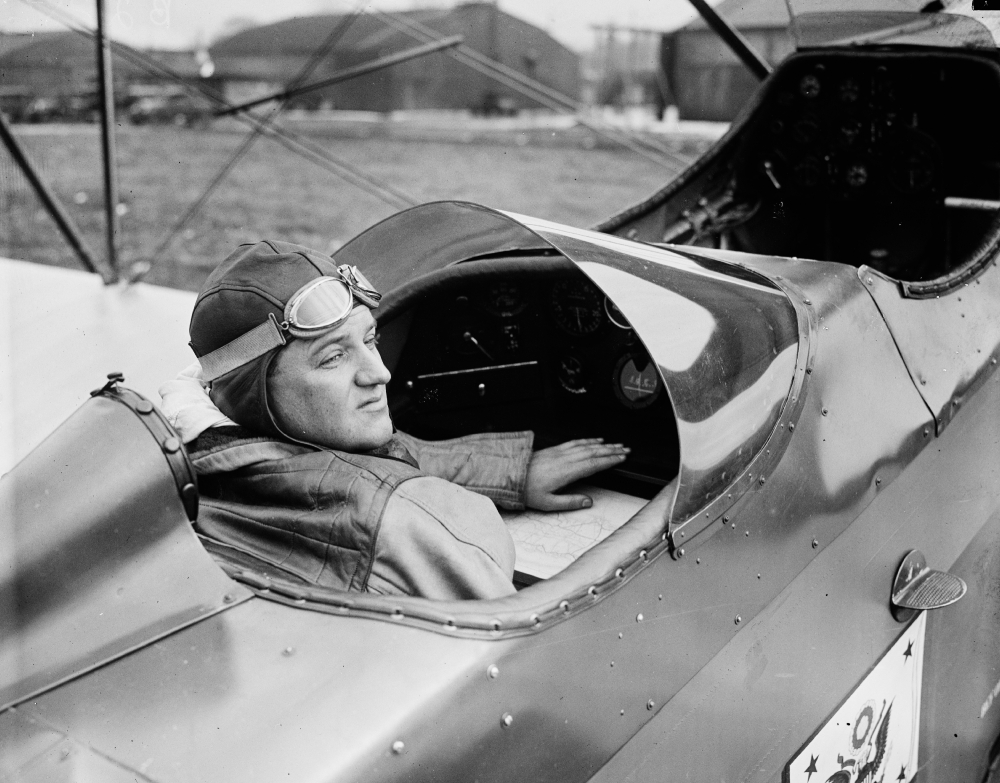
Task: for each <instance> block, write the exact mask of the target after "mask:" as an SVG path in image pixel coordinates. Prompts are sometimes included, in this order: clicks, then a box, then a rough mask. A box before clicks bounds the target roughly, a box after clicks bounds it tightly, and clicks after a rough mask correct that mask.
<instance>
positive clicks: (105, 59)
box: [96, 0, 118, 282]
mask: <svg viewBox="0 0 1000 783" xmlns="http://www.w3.org/2000/svg"><path fill="white" fill-rule="evenodd" d="M96 1H97V82H98V93H99V95H100V102H101V146H102V149H103V152H104V155H103V158H104V209H105V212H106V213H107V221H106V226H107V235H108V266H109V267H110V268H111V278H112V279H111V281H110V282H115V281H116V280H117V279H118V252H117V241H118V178H117V173H118V165H117V161H116V159H115V89H114V80H113V78H112V74H111V47H110V46H109V45H108V35H107V31H106V29H105V26H104V0H96Z"/></svg>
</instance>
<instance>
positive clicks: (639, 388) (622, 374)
mask: <svg viewBox="0 0 1000 783" xmlns="http://www.w3.org/2000/svg"><path fill="white" fill-rule="evenodd" d="M614 389H615V396H616V397H617V398H618V400H619V402H621V403H622V404H623V405H624V406H625V407H626V408H631V409H633V410H638V409H640V408H647V407H649V406H650V405H652V404H653V403H654V402H656V400H657V398H659V396H660V393H661V392H662V391H663V382H662V381H661V380H660V375H659V373H658V372H657V371H656V365H655V364H653V362H651V361H649V360H648V359H647V360H645V361H641V360H640V361H639V362H637V361H636V359H635V357H634V356H632V354H625V356H623V357H622V358H621V359H619V360H618V363H617V364H616V365H615V374H614Z"/></svg>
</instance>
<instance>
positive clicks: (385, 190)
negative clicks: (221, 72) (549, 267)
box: [21, 0, 418, 209]
mask: <svg viewBox="0 0 1000 783" xmlns="http://www.w3.org/2000/svg"><path fill="white" fill-rule="evenodd" d="M21 2H23V3H25V4H26V5H30V6H31V7H32V8H35V9H36V10H38V11H40V12H41V13H43V14H45V15H46V16H48V17H49V18H51V19H54V20H55V21H57V22H59V23H61V24H63V25H65V26H66V27H68V28H69V29H70V30H72V31H73V32H75V33H77V34H79V35H82V36H84V37H87V38H91V39H94V38H96V35H97V33H96V32H95V31H94V30H92V29H91V28H89V27H88V26H87V25H85V24H83V23H82V22H81V21H80V20H78V19H76V18H75V17H73V16H71V15H70V14H67V13H65V12H63V11H61V10H60V9H58V8H55V7H53V6H52V4H51V3H49V2H48V0H21ZM109 44H110V46H111V50H112V52H113V53H114V54H115V55H117V56H118V57H120V58H121V59H123V60H125V61H127V62H130V63H132V64H133V65H135V66H136V67H138V68H141V69H143V70H145V71H146V72H148V73H152V74H155V75H157V76H162V77H164V78H167V79H170V80H172V81H174V82H176V83H177V84H179V85H180V86H182V87H183V88H184V89H185V90H187V91H188V92H189V93H191V94H199V95H202V96H204V97H205V98H207V99H208V100H210V101H212V102H213V103H214V104H215V105H216V106H217V107H219V108H229V107H230V104H229V102H228V101H227V100H226V99H225V98H224V97H223V96H222V95H221V94H220V93H218V92H217V91H216V90H213V89H211V88H209V87H207V86H205V85H202V84H198V83H194V82H191V81H189V80H188V79H186V78H185V77H183V76H181V75H180V74H178V73H177V72H176V71H174V70H173V69H171V68H169V67H168V66H166V65H164V64H163V63H160V62H157V61H156V60H154V59H152V58H151V57H149V56H147V55H145V54H143V53H142V52H139V51H137V50H135V49H133V48H132V47H130V46H128V45H126V44H123V43H120V42H119V41H114V40H109ZM235 116H236V117H237V119H239V120H240V121H242V122H244V123H246V124H248V125H250V126H251V127H260V128H261V133H262V134H263V135H265V136H267V137H268V138H270V139H271V140H273V141H275V142H277V143H278V144H281V145H282V146H283V147H285V148H286V149H288V150H290V151H291V152H294V153H295V154H297V155H299V156H301V157H303V158H305V159H306V160H308V161H310V162H311V163H314V164H316V165H318V166H320V167H321V168H323V169H326V170H327V171H328V172H330V173H332V174H334V175H335V176H337V177H339V178H340V179H343V180H344V181H346V182H349V183H350V184H352V185H354V186H355V187H357V188H359V189H361V190H364V191H365V192H367V193H369V194H370V195H372V196H375V197H376V198H378V199H379V200H381V201H384V202H385V203H387V204H389V205H390V206H392V207H394V208H396V209H400V208H405V207H409V206H414V205H415V204H417V203H418V202H417V200H416V199H414V198H413V197H412V196H410V195H409V194H407V193H405V192H403V191H402V190H400V189H399V188H397V187H395V186H393V185H390V184H389V183H386V182H383V181H381V180H379V179H377V178H375V177H373V176H371V175H370V174H366V173H364V172H362V171H360V170H358V169H357V168H355V167H354V166H352V165H350V164H349V163H347V162H345V161H343V160H340V159H339V158H337V157H335V156H334V155H332V154H330V153H329V152H328V151H327V150H325V149H323V148H322V147H320V146H319V145H317V144H315V143H314V142H312V141H311V140H309V139H307V138H304V137H302V136H301V135H300V134H297V133H295V132H294V131H291V130H289V129H288V128H283V127H280V126H277V125H268V126H265V125H264V124H263V123H262V122H261V120H260V119H258V118H257V117H254V116H253V115H252V114H249V113H240V114H238V115H235Z"/></svg>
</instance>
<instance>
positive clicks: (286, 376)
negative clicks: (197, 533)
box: [268, 307, 392, 453]
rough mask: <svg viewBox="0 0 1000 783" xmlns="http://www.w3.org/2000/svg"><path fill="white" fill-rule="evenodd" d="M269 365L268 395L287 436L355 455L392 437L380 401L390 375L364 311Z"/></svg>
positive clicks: (386, 410)
mask: <svg viewBox="0 0 1000 783" xmlns="http://www.w3.org/2000/svg"><path fill="white" fill-rule="evenodd" d="M274 361H275V364H274V368H273V371H272V373H271V377H270V378H269V379H268V394H269V396H270V398H271V410H272V411H273V412H274V415H275V418H276V419H277V421H278V424H279V425H280V426H281V429H282V430H283V431H284V432H286V433H287V434H289V435H291V436H293V437H295V438H298V439H300V440H304V441H306V442H308V443H315V444H317V445H319V446H326V447H328V448H331V449H337V450H339V451H349V452H355V453H359V452H365V451H369V450H371V449H374V448H376V447H377V446H381V445H382V444H383V443H385V442H386V441H388V440H389V439H390V438H391V437H392V420H391V419H390V418H389V407H388V404H387V400H386V396H385V385H386V384H387V383H388V382H389V377H390V375H389V371H388V370H387V369H386V367H385V365H384V364H382V357H380V356H379V353H378V348H376V347H375V319H374V318H373V317H372V314H371V312H370V311H369V310H368V308H367V307H355V308H354V309H353V310H352V311H351V314H350V316H348V318H347V320H346V321H344V323H342V324H341V325H340V326H338V327H337V328H335V329H331V330H330V331H329V332H324V333H323V334H321V335H320V336H318V337H315V338H313V339H311V340H292V341H291V342H289V343H288V345H286V346H285V347H284V348H283V349H282V350H281V351H279V352H278V355H277V357H276V358H275V360H274Z"/></svg>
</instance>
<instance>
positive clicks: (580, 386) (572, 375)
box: [556, 356, 587, 394]
mask: <svg viewBox="0 0 1000 783" xmlns="http://www.w3.org/2000/svg"><path fill="white" fill-rule="evenodd" d="M556 376H557V377H558V378H559V385H560V386H562V387H563V388H564V389H565V390H566V391H568V392H569V393H570V394H584V393H585V392H586V391H587V371H586V370H585V369H584V367H583V362H581V361H580V360H579V359H577V358H576V357H575V356H564V357H563V358H562V359H560V360H559V366H558V367H557V368H556Z"/></svg>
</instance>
